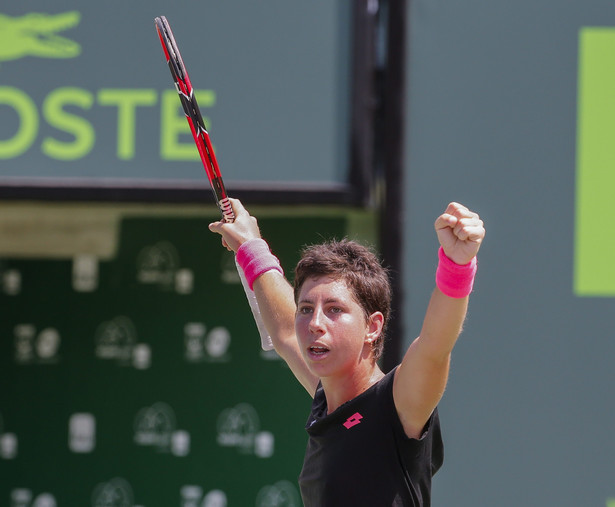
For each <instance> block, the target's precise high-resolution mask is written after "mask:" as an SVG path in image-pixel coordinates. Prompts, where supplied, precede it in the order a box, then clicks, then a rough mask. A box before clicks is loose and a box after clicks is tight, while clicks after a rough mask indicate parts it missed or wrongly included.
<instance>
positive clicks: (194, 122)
mask: <svg viewBox="0 0 615 507" xmlns="http://www.w3.org/2000/svg"><path fill="white" fill-rule="evenodd" d="M154 22H155V25H156V31H157V32H158V37H159V38H160V43H161V44H162V49H163V50H164V56H165V58H166V60H167V64H168V66H169V70H170V71H171V76H172V77H173V82H174V83H175V89H176V90H177V93H178V94H179V100H180V101H181V104H182V107H183V109H184V113H185V115H186V120H188V124H189V125H190V131H191V132H192V137H193V138H194V142H195V144H196V147H197V149H198V151H199V155H200V157H201V161H202V162H203V167H204V168H205V173H207V178H208V179H209V183H210V184H211V189H212V190H213V193H214V199H215V201H216V204H217V205H218V208H219V209H220V213H222V219H223V220H224V221H225V222H233V221H234V220H235V214H234V213H233V208H232V206H231V203H230V201H229V198H228V195H227V194H226V189H225V188H224V182H223V181H222V174H221V173H220V167H219V166H218V161H217V160H216V154H215V153H214V150H213V147H212V145H211V140H210V138H209V133H208V132H207V128H206V127H205V122H204V121H203V117H202V116H201V111H200V109H199V105H198V104H197V101H196V96H195V94H194V89H193V88H192V83H191V82H190V78H189V77H188V71H187V70H186V66H185V65H184V61H183V59H182V57H181V54H180V52H179V48H178V47H177V43H176V42H175V37H173V32H172V31H171V27H170V26H169V22H168V21H167V18H165V17H164V16H160V17H157V18H155V20H154ZM235 264H236V265H237V260H236V259H235ZM237 272H238V273H239V278H240V279H241V284H242V286H243V289H244V291H245V293H246V297H247V298H248V302H249V304H250V309H251V310H252V315H253V316H254V320H255V322H256V326H257V327H258V332H259V334H260V337H261V347H262V348H263V350H271V349H273V343H272V341H271V337H270V336H269V333H267V330H266V329H265V324H264V322H263V319H262V316H261V313H260V309H259V307H258V302H257V300H256V296H255V295H254V291H252V290H251V289H250V286H249V285H248V282H247V281H246V278H245V275H244V273H243V270H242V269H241V268H240V267H239V265H237Z"/></svg>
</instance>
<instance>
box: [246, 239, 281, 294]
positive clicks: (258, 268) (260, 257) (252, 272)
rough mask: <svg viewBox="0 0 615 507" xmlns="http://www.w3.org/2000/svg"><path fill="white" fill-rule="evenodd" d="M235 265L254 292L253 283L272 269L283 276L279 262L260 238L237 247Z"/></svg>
mask: <svg viewBox="0 0 615 507" xmlns="http://www.w3.org/2000/svg"><path fill="white" fill-rule="evenodd" d="M237 264H239V266H240V267H241V269H242V270H243V273H244V274H245V275H246V281H247V282H248V286H249V287H250V290H254V281H255V280H256V279H257V278H258V277H259V276H261V275H262V274H264V273H266V272H267V271H271V270H272V269H273V270H276V271H278V272H279V273H280V274H281V275H284V271H283V270H282V266H280V261H279V260H278V258H277V257H276V256H275V255H273V254H272V253H271V250H269V245H268V244H267V242H266V241H265V240H264V239H261V238H254V239H250V240H248V241H246V242H245V243H243V244H242V245H241V246H240V247H239V249H238V250H237Z"/></svg>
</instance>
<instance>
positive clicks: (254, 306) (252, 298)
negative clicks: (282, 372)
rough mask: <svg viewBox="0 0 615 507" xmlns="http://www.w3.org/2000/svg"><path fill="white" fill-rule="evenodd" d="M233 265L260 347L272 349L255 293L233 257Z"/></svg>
mask: <svg viewBox="0 0 615 507" xmlns="http://www.w3.org/2000/svg"><path fill="white" fill-rule="evenodd" d="M235 266H237V273H239V278H240V279H241V285H243V290H244V292H245V293H246V298H247V299H248V303H250V310H252V316H253V317H254V322H256V327H257V328H258V333H259V334H260V336H261V348H262V349H263V350H272V349H273V342H272V341H271V337H270V336H269V333H268V332H267V329H266V328H265V323H264V322H263V317H262V315H261V311H260V308H259V307H258V301H257V300H256V295H255V294H254V291H253V290H252V289H250V286H249V285H248V281H247V280H246V276H245V275H244V273H243V269H241V266H239V264H238V263H237V258H236V257H235Z"/></svg>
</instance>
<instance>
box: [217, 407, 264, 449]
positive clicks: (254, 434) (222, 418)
mask: <svg viewBox="0 0 615 507" xmlns="http://www.w3.org/2000/svg"><path fill="white" fill-rule="evenodd" d="M217 428H218V439H217V441H218V444H219V445H220V446H222V447H235V448H236V449H237V450H239V451H240V452H242V453H245V454H254V455H255V456H258V457H259V458H270V457H271V456H273V453H274V447H275V438H274V436H273V433H271V432H270V431H260V420H259V417H258V413H257V412H256V410H255V409H254V407H253V406H252V405H250V404H249V403H240V404H238V405H236V406H235V407H233V408H227V409H225V410H223V411H222V412H221V413H220V415H219V416H218V422H217Z"/></svg>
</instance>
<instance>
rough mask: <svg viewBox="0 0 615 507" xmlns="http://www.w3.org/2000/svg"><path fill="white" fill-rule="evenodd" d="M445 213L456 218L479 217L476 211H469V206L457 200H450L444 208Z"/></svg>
mask: <svg viewBox="0 0 615 507" xmlns="http://www.w3.org/2000/svg"><path fill="white" fill-rule="evenodd" d="M446 213H448V214H451V215H454V216H456V217H458V218H479V216H478V213H475V212H473V211H471V210H470V209H469V208H467V207H466V206H464V205H463V204H459V203H458V202H451V203H450V204H449V205H448V207H447V208H446Z"/></svg>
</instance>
